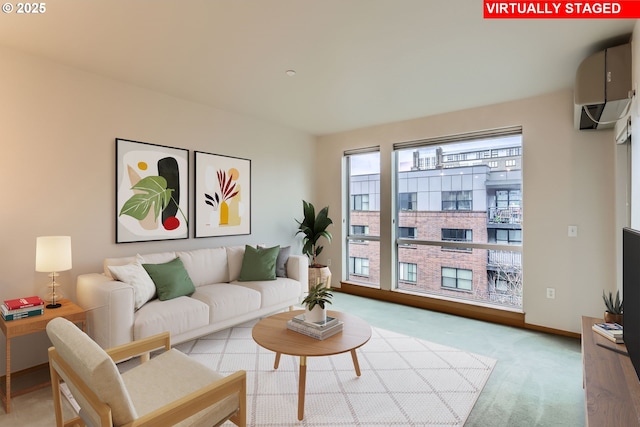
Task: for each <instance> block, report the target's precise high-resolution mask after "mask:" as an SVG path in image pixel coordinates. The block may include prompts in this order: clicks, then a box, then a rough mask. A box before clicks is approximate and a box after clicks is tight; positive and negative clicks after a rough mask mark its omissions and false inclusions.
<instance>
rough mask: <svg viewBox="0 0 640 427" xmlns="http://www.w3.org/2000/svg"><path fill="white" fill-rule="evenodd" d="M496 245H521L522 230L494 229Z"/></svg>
mask: <svg viewBox="0 0 640 427" xmlns="http://www.w3.org/2000/svg"><path fill="white" fill-rule="evenodd" d="M496 243H498V244H502V245H504V244H509V245H521V244H522V230H505V229H502V228H497V229H496Z"/></svg>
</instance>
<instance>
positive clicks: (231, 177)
mask: <svg viewBox="0 0 640 427" xmlns="http://www.w3.org/2000/svg"><path fill="white" fill-rule="evenodd" d="M195 170H196V173H195V197H194V200H195V214H196V215H195V237H214V236H232V235H238V234H251V160H248V159H240V158H238V157H230V156H222V155H219V154H209V153H203V152H201V151H196V152H195Z"/></svg>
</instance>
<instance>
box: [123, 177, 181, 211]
mask: <svg viewBox="0 0 640 427" xmlns="http://www.w3.org/2000/svg"><path fill="white" fill-rule="evenodd" d="M131 189H132V190H138V191H142V192H143V193H139V194H134V195H133V196H131V197H130V198H129V200H127V201H126V202H125V204H124V205H123V206H122V209H120V215H129V216H131V217H133V218H135V219H137V220H142V219H144V218H145V217H146V216H147V215H148V214H149V211H150V210H151V207H152V206H153V212H154V218H158V217H159V216H160V212H162V210H163V209H165V208H166V207H167V205H168V204H169V202H170V201H171V194H172V193H173V191H174V190H173V189H170V188H167V180H166V179H164V178H163V177H161V176H147V177H145V178H142V179H141V180H140V181H138V183H137V184H136V185H134V186H133V187H131Z"/></svg>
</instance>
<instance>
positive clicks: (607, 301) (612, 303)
mask: <svg viewBox="0 0 640 427" xmlns="http://www.w3.org/2000/svg"><path fill="white" fill-rule="evenodd" d="M602 299H603V300H604V305H605V306H606V307H607V310H606V311H608V312H609V313H611V314H622V311H623V306H622V300H621V299H620V291H616V299H615V300H614V299H613V293H612V292H609V296H608V297H607V295H606V294H605V293H604V291H602Z"/></svg>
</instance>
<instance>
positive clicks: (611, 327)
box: [591, 323, 624, 344]
mask: <svg viewBox="0 0 640 427" xmlns="http://www.w3.org/2000/svg"><path fill="white" fill-rule="evenodd" d="M591 329H593V330H594V332H597V333H598V334H600V335H602V336H603V337H605V338H607V339H608V340H610V341H613V342H614V343H616V344H621V343H623V342H624V341H623V340H622V325H619V324H617V323H594V324H593V326H592V327H591Z"/></svg>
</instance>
